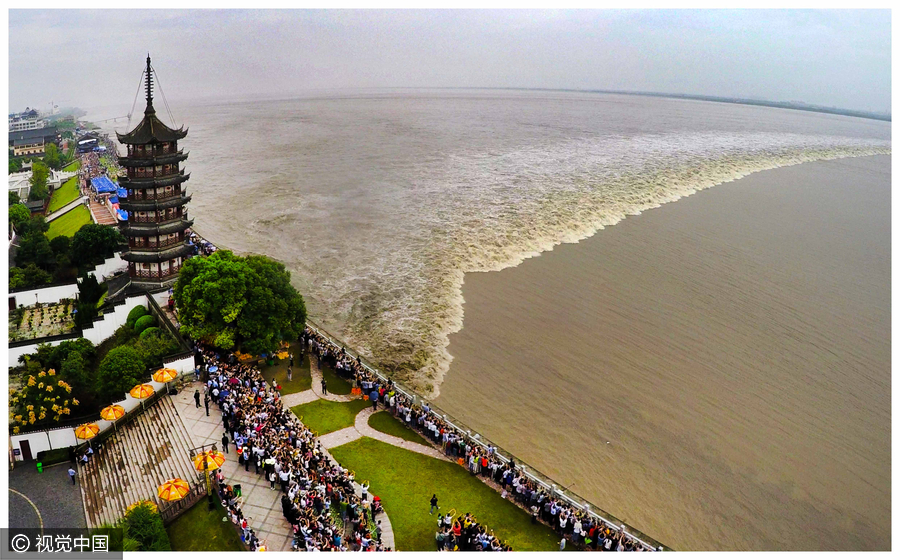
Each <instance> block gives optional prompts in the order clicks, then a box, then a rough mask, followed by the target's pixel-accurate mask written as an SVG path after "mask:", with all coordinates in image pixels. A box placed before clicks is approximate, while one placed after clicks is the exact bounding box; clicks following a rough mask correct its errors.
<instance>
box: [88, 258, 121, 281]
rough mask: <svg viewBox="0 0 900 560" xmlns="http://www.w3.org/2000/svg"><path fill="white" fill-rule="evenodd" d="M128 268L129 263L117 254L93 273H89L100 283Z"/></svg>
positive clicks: (98, 266)
mask: <svg viewBox="0 0 900 560" xmlns="http://www.w3.org/2000/svg"><path fill="white" fill-rule="evenodd" d="M127 268H128V263H127V262H125V261H123V260H122V254H121V253H116V254H114V255H113V256H111V257H109V258H108V259H106V260H105V261H103V263H102V264H99V265H97V267H96V268H94V270H92V271H91V272H88V274H90V275H91V276H93V277H95V278H96V279H97V281H98V282H103V281H104V280H106V279H107V278H109V277H110V276H112V275H113V274H115V273H116V272H119V271H120V270H125V269H127Z"/></svg>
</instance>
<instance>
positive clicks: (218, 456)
mask: <svg viewBox="0 0 900 560" xmlns="http://www.w3.org/2000/svg"><path fill="white" fill-rule="evenodd" d="M204 457H206V468H205V470H208V471H214V470H216V469H218V468H219V467H221V466H222V465H224V464H225V455H223V454H222V452H221V451H204V452H203V453H201V454H199V455H197V456H196V457H194V468H196V469H197V470H198V471H202V470H204V465H203V458H204Z"/></svg>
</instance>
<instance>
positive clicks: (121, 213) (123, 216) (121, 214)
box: [118, 210, 128, 222]
mask: <svg viewBox="0 0 900 560" xmlns="http://www.w3.org/2000/svg"><path fill="white" fill-rule="evenodd" d="M118 214H119V219H120V220H121V221H123V222H124V221H127V220H128V212H126V211H125V210H119V211H118Z"/></svg>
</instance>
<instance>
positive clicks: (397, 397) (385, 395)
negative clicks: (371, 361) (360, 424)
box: [301, 327, 653, 551]
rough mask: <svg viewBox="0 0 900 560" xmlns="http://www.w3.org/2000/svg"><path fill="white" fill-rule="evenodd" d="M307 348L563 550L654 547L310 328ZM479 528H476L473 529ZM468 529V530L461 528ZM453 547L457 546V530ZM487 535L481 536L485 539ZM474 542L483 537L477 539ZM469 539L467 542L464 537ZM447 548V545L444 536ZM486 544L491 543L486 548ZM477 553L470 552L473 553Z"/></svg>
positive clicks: (481, 542) (305, 341)
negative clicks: (547, 531)
mask: <svg viewBox="0 0 900 560" xmlns="http://www.w3.org/2000/svg"><path fill="white" fill-rule="evenodd" d="M301 342H302V343H303V346H304V347H305V348H307V349H308V351H309V352H310V353H311V354H313V355H315V356H316V358H317V360H319V362H320V363H322V364H327V365H328V366H330V367H331V368H333V369H334V370H335V372H336V373H337V374H338V375H341V376H343V377H345V378H347V379H349V380H351V381H352V382H353V383H354V385H355V386H356V387H359V388H360V389H361V392H362V394H363V395H366V396H368V398H369V399H371V400H372V403H373V407H376V408H377V407H378V405H379V404H380V405H381V406H382V407H383V408H385V409H386V410H389V411H390V412H391V414H393V415H394V416H396V417H397V418H398V419H399V420H400V421H401V422H403V423H404V424H405V425H406V426H408V427H409V428H410V429H412V430H415V431H416V432H418V433H420V434H421V435H422V436H424V437H425V438H427V439H429V440H431V441H432V442H433V443H434V445H435V446H440V448H441V450H442V451H443V452H444V453H445V454H447V455H448V456H449V457H451V458H453V459H454V460H456V461H457V462H458V463H459V464H460V465H462V466H464V467H465V468H467V469H468V470H469V472H470V473H472V474H473V475H476V476H480V477H483V478H484V479H485V480H486V481H488V482H489V483H491V484H493V485H494V486H495V487H496V488H498V490H500V491H501V492H502V495H503V497H505V498H508V499H511V500H513V501H515V502H516V503H517V504H519V505H520V506H521V507H522V508H524V509H525V510H527V511H529V512H530V513H531V515H532V522H533V523H537V522H539V521H540V522H543V523H546V524H547V525H549V526H550V527H552V528H553V530H554V531H556V532H557V534H558V535H559V536H560V537H561V540H560V547H561V548H565V547H566V545H567V544H571V545H572V546H574V547H576V548H580V549H587V550H624V551H632V550H633V551H647V550H653V548H652V547H650V546H649V545H646V544H644V543H642V542H641V541H639V540H637V539H635V538H633V537H631V536H629V535H628V534H626V533H625V532H624V530H623V529H622V528H616V527H613V526H610V525H609V524H607V523H604V522H603V521H602V520H600V519H598V518H597V517H595V516H593V515H590V514H589V513H588V512H587V511H585V510H584V509H582V508H579V507H574V506H573V505H572V504H571V503H570V502H568V501H567V500H564V499H562V498H560V497H559V496H556V495H554V493H553V492H552V491H551V490H550V489H548V488H546V487H545V486H544V485H542V484H539V483H538V482H536V481H535V480H533V479H530V478H528V477H527V476H526V475H525V474H524V472H523V471H522V470H521V469H520V468H517V467H516V464H515V461H514V460H510V461H508V462H507V461H505V460H502V459H500V457H498V455H497V452H496V449H495V448H494V447H493V446H491V445H489V444H484V443H483V442H480V441H477V440H475V439H473V438H471V437H469V436H468V435H467V434H465V433H461V432H460V431H459V430H457V429H456V428H454V427H453V426H451V425H450V424H449V423H448V422H446V421H445V420H444V419H443V418H442V417H441V416H440V415H438V414H436V413H434V412H433V411H432V410H431V408H430V407H429V406H428V404H427V403H425V402H423V403H422V404H421V405H419V404H416V403H414V402H412V401H411V400H410V399H408V398H407V397H406V396H405V395H404V394H403V393H401V392H400V391H398V390H397V388H396V387H395V386H394V383H393V381H392V380H387V381H383V380H382V379H381V378H380V377H378V376H376V375H374V374H373V373H372V372H371V371H370V370H369V369H368V368H366V367H364V366H363V365H362V363H361V362H360V361H359V358H358V357H357V358H354V357H352V356H351V355H350V354H348V353H347V352H346V350H345V349H344V348H342V347H339V346H337V345H335V344H333V343H332V342H331V341H330V340H328V339H327V338H325V337H323V336H321V335H320V334H318V333H316V332H315V331H313V330H312V329H310V328H309V327H307V328H306V330H305V332H304V333H303V336H302V340H301ZM476 525H477V524H475V523H473V524H472V527H474V526H476ZM461 526H462V528H463V529H464V528H465V524H464V523H462V524H461ZM476 530H478V529H476ZM450 533H452V534H453V536H452V538H451V540H450V542H453V543H454V546H458V543H459V541H458V539H457V538H456V537H457V535H456V534H455V531H454V529H453V528H451V530H450ZM483 536H484V535H481V537H483ZM475 537H479V534H476V535H475ZM466 538H468V536H467V537H466ZM444 542H447V539H446V536H445V538H444ZM464 542H468V543H469V544H471V543H472V542H475V543H477V545H478V546H482V547H483V548H482V549H492V548H491V547H492V546H493V544H492V539H486V541H485V539H484V538H480V539H479V538H475V539H468V540H466V541H464ZM484 542H487V548H485V545H484ZM475 549H476V548H471V550H475Z"/></svg>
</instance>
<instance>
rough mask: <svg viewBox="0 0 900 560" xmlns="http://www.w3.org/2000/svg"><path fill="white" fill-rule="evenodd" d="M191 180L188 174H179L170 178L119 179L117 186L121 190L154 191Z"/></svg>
mask: <svg viewBox="0 0 900 560" xmlns="http://www.w3.org/2000/svg"><path fill="white" fill-rule="evenodd" d="M190 178H191V174H190V173H179V174H178V175H172V176H171V177H148V178H146V179H144V178H140V177H133V178H127V179H126V178H124V177H122V178H120V179H119V186H120V187H122V188H123V189H133V190H145V189H155V188H158V187H168V186H170V185H175V184H178V183H184V182H185V181H187V180H188V179H190Z"/></svg>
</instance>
